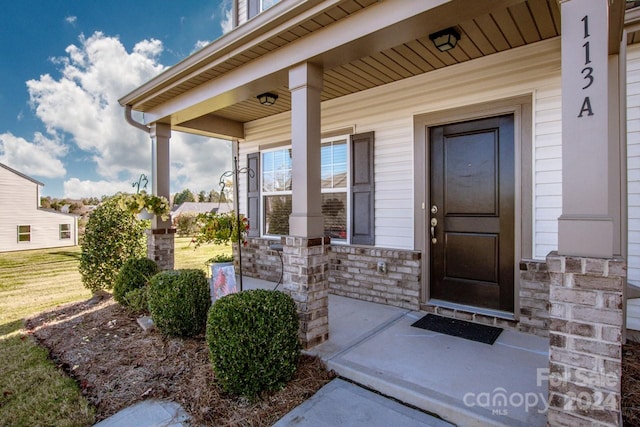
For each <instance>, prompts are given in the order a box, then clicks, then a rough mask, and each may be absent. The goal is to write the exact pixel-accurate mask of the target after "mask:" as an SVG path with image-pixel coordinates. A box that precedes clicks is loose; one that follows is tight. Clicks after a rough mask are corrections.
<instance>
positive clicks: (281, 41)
mask: <svg viewBox="0 0 640 427" xmlns="http://www.w3.org/2000/svg"><path fill="white" fill-rule="evenodd" d="M375 3H377V1H376V0H346V1H342V2H337V3H336V4H335V5H334V6H333V7H331V8H329V9H327V10H325V11H323V12H321V13H318V14H316V15H314V16H312V17H310V18H309V19H307V20H306V21H304V22H301V23H299V24H298V25H296V26H294V27H290V28H288V29H286V30H285V31H282V32H280V33H278V34H276V35H273V36H272V37H269V38H267V39H265V40H263V41H261V42H260V43H255V44H253V45H252V46H250V47H249V48H247V49H245V50H243V51H242V52H241V53H238V54H235V55H232V56H229V57H228V58H226V59H225V60H224V61H218V62H216V63H215V64H214V65H212V66H210V67H206V66H205V67H201V68H200V69H201V70H202V71H199V72H198V73H197V74H193V73H192V74H190V75H189V77H188V78H183V79H182V80H180V81H177V82H172V83H171V84H170V85H168V86H167V87H166V88H165V89H163V90H162V91H159V92H158V93H156V94H155V95H153V96H150V97H148V98H146V99H144V100H139V101H138V102H137V103H136V104H135V105H134V109H136V110H139V111H148V110H151V109H153V108H154V107H156V106H158V105H161V104H163V103H164V102H167V101H169V100H171V99H173V98H175V97H177V96H179V95H181V94H184V93H185V92H187V91H189V90H191V89H193V88H195V87H197V86H198V85H201V84H203V83H206V82H209V81H212V80H215V79H216V78H217V77H219V76H221V75H223V74H225V73H227V72H229V71H231V70H233V69H235V68H237V67H240V66H242V65H244V64H247V63H249V62H251V61H252V60H254V59H256V58H259V57H262V56H264V55H268V54H269V53H272V52H274V51H276V50H278V49H279V48H281V47H283V46H286V45H287V44H289V43H291V42H293V41H295V40H298V39H300V38H303V37H305V36H307V35H309V34H311V33H313V32H314V31H317V30H319V29H322V28H326V27H328V26H331V25H332V24H334V23H336V22H338V21H341V20H344V19H345V18H348V17H349V16H351V15H353V14H356V13H358V12H359V11H361V10H363V9H365V8H367V7H369V6H372V5H374V4H375ZM245 25H246V24H245ZM455 27H456V29H457V30H458V31H459V32H460V34H461V38H460V41H459V42H458V45H457V46H456V47H455V48H454V49H452V50H450V51H447V52H440V51H438V50H437V49H436V48H435V47H434V45H433V43H432V42H431V40H430V39H429V37H428V35H425V36H424V37H422V38H418V39H415V40H411V41H409V42H406V43H403V44H400V45H397V46H394V47H393V48H390V49H386V50H382V51H380V52H376V53H374V54H372V55H369V56H366V57H362V58H359V59H356V60H354V61H351V62H348V63H345V64H342V65H340V66H337V67H334V68H331V69H325V71H324V76H323V83H324V86H323V91H322V94H321V98H322V100H323V101H326V100H330V99H334V98H338V97H341V96H345V95H348V94H351V93H355V92H359V91H363V90H366V89H370V88H373V87H376V86H380V85H384V84H387V83H391V82H394V81H398V80H402V79H405V78H408V77H412V76H416V75H419V74H422V73H426V72H429V71H432V70H436V69H439V68H443V67H446V66H450V65H454V64H459V63H462V62H466V61H469V60H472V59H476V58H480V57H483V56H487V55H491V54H494V53H497V52H502V51H505V50H509V49H512V48H516V47H519V46H523V45H526V44H531V43H536V42H539V41H542V40H546V39H551V38H554V37H558V36H559V35H560V7H559V4H558V1H557V0H526V1H521V2H515V1H514V2H511V3H510V4H509V6H507V7H502V8H499V9H496V10H493V11H492V12H491V13H488V14H484V15H480V16H476V17H474V18H473V19H470V20H466V21H462V22H459V23H457V24H456V25H455ZM636 42H640V32H634V31H631V32H630V33H629V35H628V43H629V44H631V43H636ZM269 91H270V92H274V93H277V94H278V96H279V98H278V100H277V102H276V104H275V105H272V106H268V107H267V106H262V105H260V103H259V102H258V101H257V99H255V97H251V98H248V99H245V100H243V101H240V102H237V103H235V104H233V105H230V106H228V107H225V108H222V109H219V110H216V111H212V112H211V113H210V115H213V116H217V117H222V118H225V119H230V120H233V121H236V122H240V123H244V122H248V121H252V120H256V119H260V118H264V117H267V116H270V115H274V114H279V113H282V112H286V111H289V110H290V109H291V98H290V93H289V90H288V88H287V87H286V86H280V87H273V88H270V89H269ZM204 117H206V115H205V116H204Z"/></svg>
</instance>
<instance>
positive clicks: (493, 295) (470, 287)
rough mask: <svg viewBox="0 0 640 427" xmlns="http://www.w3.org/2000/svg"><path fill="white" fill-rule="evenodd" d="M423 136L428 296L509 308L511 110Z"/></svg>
mask: <svg viewBox="0 0 640 427" xmlns="http://www.w3.org/2000/svg"><path fill="white" fill-rule="evenodd" d="M429 133H430V138H429V141H430V147H429V148H430V159H431V165H430V166H431V168H430V170H431V180H430V181H431V189H430V202H431V204H430V205H429V206H428V208H427V209H426V210H425V214H426V215H428V216H427V233H428V236H427V237H428V239H427V240H428V241H429V242H431V243H430V245H431V283H430V296H431V298H432V299H437V300H444V301H449V302H453V303H458V304H464V305H470V306H475V307H482V308H490V309H496V310H501V311H507V312H513V304H514V301H513V283H514V278H513V274H514V246H515V244H514V208H515V205H514V198H515V193H514V192H515V185H514V181H515V172H514V144H513V135H514V133H513V115H505V116H500V117H492V118H487V119H480V120H473V121H469V122H463V123H455V124H450V125H445V126H438V127H433V128H430V129H429ZM433 212H435V213H433ZM436 221H437V224H436V223H435V222H436ZM434 224H435V225H434ZM432 225H433V227H432Z"/></svg>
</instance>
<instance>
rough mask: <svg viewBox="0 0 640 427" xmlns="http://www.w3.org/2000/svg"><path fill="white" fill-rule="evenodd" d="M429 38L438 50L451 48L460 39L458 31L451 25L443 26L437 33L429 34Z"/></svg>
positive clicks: (443, 50) (444, 50) (442, 50)
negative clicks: (448, 26)
mask: <svg viewBox="0 0 640 427" xmlns="http://www.w3.org/2000/svg"><path fill="white" fill-rule="evenodd" d="M429 38H430V39H431V41H432V42H433V44H434V45H436V47H437V48H438V50H439V51H440V52H446V51H448V50H449V49H453V48H454V47H456V44H458V40H460V33H459V32H458V31H457V30H456V29H455V28H453V27H450V28H445V29H444V30H442V31H438V32H437V33H433V34H429Z"/></svg>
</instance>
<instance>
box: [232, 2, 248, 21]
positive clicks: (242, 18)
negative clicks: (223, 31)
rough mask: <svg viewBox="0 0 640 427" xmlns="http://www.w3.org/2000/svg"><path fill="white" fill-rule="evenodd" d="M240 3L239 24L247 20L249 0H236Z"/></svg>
mask: <svg viewBox="0 0 640 427" xmlns="http://www.w3.org/2000/svg"><path fill="white" fill-rule="evenodd" d="M235 1H236V2H237V4H238V25H242V24H244V23H245V22H247V17H248V16H249V12H248V10H247V1H248V0H235Z"/></svg>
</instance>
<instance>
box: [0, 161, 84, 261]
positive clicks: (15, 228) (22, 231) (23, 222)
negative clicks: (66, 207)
mask: <svg viewBox="0 0 640 427" xmlns="http://www.w3.org/2000/svg"><path fill="white" fill-rule="evenodd" d="M40 186H44V184H43V183H41V182H39V181H36V180H35V179H33V178H30V177H28V176H27V175H25V174H23V173H20V172H18V171H17V170H14V169H12V168H10V167H9V166H6V165H4V164H2V163H0V252H9V251H20V250H26V249H43V248H55V247H62V246H75V245H77V244H78V218H77V217H76V216H75V215H70V214H63V213H60V212H55V211H52V210H47V209H42V208H41V207H40Z"/></svg>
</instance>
